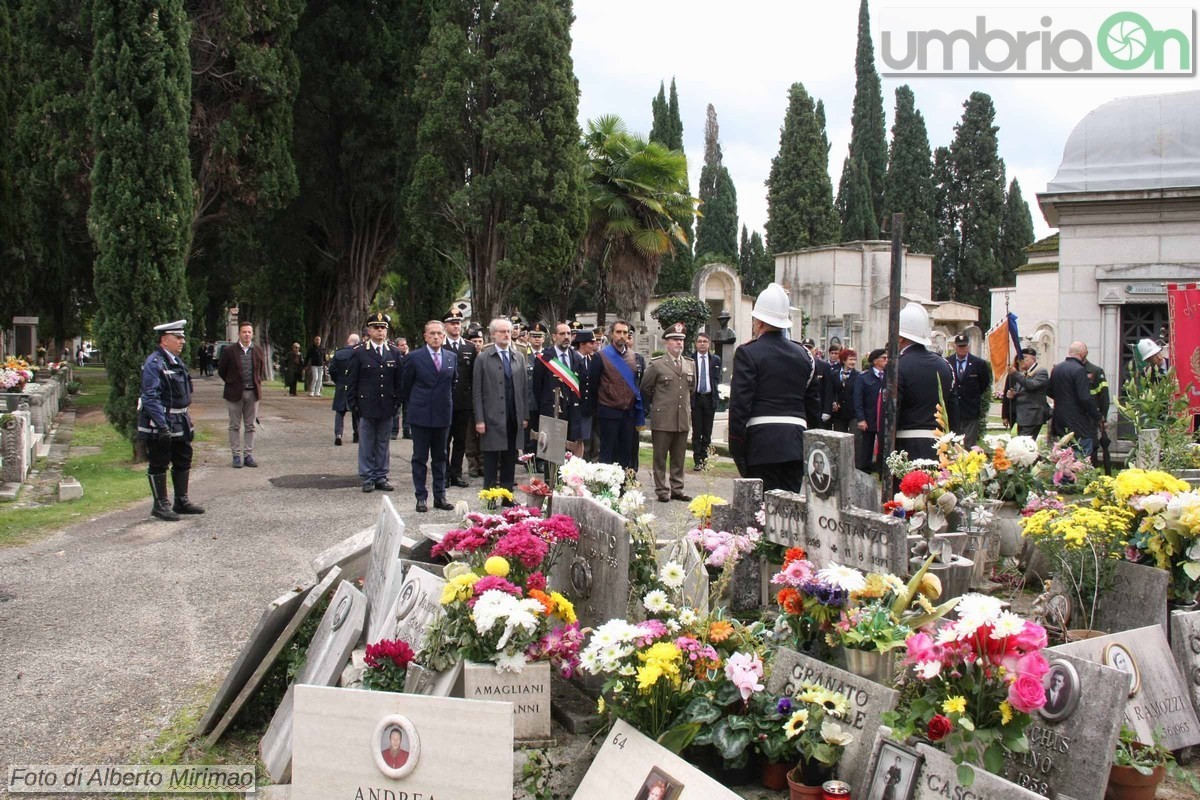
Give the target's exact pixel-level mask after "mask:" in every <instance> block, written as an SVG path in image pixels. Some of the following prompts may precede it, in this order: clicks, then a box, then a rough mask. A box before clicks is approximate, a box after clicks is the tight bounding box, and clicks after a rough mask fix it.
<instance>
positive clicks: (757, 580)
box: [712, 478, 771, 611]
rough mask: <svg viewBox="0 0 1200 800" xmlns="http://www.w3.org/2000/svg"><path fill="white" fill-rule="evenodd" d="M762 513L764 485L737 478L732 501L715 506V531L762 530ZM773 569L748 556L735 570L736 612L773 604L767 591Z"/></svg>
mask: <svg viewBox="0 0 1200 800" xmlns="http://www.w3.org/2000/svg"><path fill="white" fill-rule="evenodd" d="M762 510H763V483H762V480H760V479H758V478H738V479H737V480H735V481H734V482H733V500H732V501H731V502H730V503H729V504H727V505H722V506H714V507H713V511H712V526H713V529H714V530H718V531H729V532H730V533H736V534H738V535H742V534H744V533H745V532H746V528H758V529H761V528H762V525H761V524H760V523H759V522H758V515H759V514H760V513H761V512H762ZM770 571H771V565H770V564H769V563H768V562H767V560H766V559H764V558H763V557H762V556H761V555H759V554H758V553H745V554H743V555H742V556H741V558H739V559H738V562H737V564H736V565H735V566H734V568H733V579H732V580H731V581H730V586H729V595H730V605H731V606H732V610H733V611H752V610H754V609H756V608H762V607H764V606H766V605H767V604H768V603H769V602H770V597H769V596H768V594H767V591H766V590H767V587H769V586H770V583H769V582H768V580H767V579H769V578H770Z"/></svg>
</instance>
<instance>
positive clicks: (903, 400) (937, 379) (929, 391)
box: [896, 344, 954, 459]
mask: <svg viewBox="0 0 1200 800" xmlns="http://www.w3.org/2000/svg"><path fill="white" fill-rule="evenodd" d="M898 373H899V380H898V384H897V387H896V449H897V450H907V451H908V457H909V458H931V459H936V458H937V428H938V424H937V420H936V419H935V418H934V414H935V413H936V411H937V406H938V403H939V402H941V401H943V400H944V401H945V402H946V403H951V402H953V401H952V399H951V390H952V389H953V388H954V370H952V369H951V368H950V365H949V364H947V363H946V359H944V358H942V357H941V356H939V355H937V354H935V353H931V352H929V351H928V350H926V349H925V347H924V346H923V345H919V344H913V345H909V346H908V347H907V348H905V350H904V352H903V353H901V354H900V365H899V369H898ZM939 384H940V387H941V394H940V395H939V394H938V390H939ZM945 422H946V423H947V424H949V422H950V421H949V420H945Z"/></svg>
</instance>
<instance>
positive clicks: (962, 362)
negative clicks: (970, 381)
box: [958, 358, 966, 381]
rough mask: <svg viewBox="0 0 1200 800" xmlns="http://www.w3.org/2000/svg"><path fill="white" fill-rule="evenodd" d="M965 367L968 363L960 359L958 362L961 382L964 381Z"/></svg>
mask: <svg viewBox="0 0 1200 800" xmlns="http://www.w3.org/2000/svg"><path fill="white" fill-rule="evenodd" d="M965 367H966V362H965V361H963V360H962V359H961V358H960V359H959V360H958V379H959V380H960V381H961V380H962V376H963V369H964V368H965Z"/></svg>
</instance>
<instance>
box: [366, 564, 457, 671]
mask: <svg viewBox="0 0 1200 800" xmlns="http://www.w3.org/2000/svg"><path fill="white" fill-rule="evenodd" d="M445 585H446V581H445V579H444V578H442V577H441V576H440V575H434V574H433V573H432V572H429V571H427V570H425V569H422V568H421V567H420V566H417V565H415V564H410V565H409V566H408V568H407V569H406V570H405V571H404V580H403V581H402V582H401V585H400V589H399V591H398V592H397V593H396V598H395V599H394V600H393V601H392V604H391V606H390V607H389V608H388V611H387V613H386V614H380V615H379V620H380V622H381V627H380V635H379V637H378V638H376V639H374V640H372V641H373V642H377V641H379V640H380V639H403V640H404V641H405V642H407V643H408V646H409V647H411V648H412V649H413V652H414V653H416V654H418V655H419V654H420V653H421V650H422V649H423V645H424V642H423V641H422V639H423V638H424V635H425V631H426V630H427V629H428V628H429V626H430V625H431V624H432V623H433V622H434V621H435V620H436V619H437V618H438V617H440V616H441V615H442V605H441V599H442V587H444V586H445Z"/></svg>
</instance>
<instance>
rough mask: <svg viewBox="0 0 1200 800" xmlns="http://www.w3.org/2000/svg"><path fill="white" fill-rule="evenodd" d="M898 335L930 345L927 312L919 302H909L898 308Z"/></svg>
mask: <svg viewBox="0 0 1200 800" xmlns="http://www.w3.org/2000/svg"><path fill="white" fill-rule="evenodd" d="M900 335H901V336H903V337H904V338H905V339H908V340H909V341H910V342H916V343H917V344H921V345H925V346H926V347H929V346H930V341H929V312H928V311H926V310H925V306H923V305H921V304H920V303H909V304H908V305H906V306H905V307H904V308H902V309H900Z"/></svg>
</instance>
